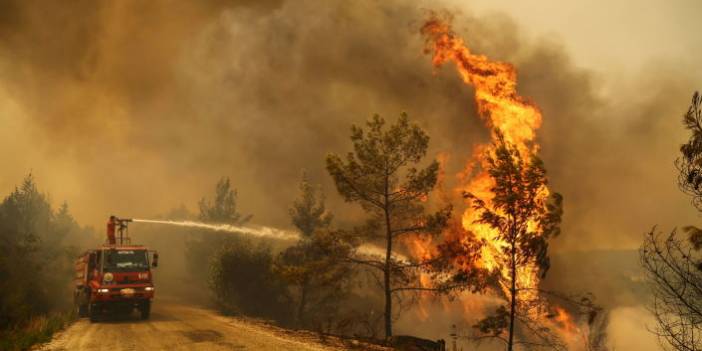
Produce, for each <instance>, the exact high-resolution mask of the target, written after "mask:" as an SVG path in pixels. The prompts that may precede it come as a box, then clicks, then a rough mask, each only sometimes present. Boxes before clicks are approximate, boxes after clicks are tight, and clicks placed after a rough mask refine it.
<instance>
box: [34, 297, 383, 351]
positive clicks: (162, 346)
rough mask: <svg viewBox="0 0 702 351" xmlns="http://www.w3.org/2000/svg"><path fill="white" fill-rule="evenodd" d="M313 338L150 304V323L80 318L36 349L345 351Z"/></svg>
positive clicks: (187, 308)
mask: <svg viewBox="0 0 702 351" xmlns="http://www.w3.org/2000/svg"><path fill="white" fill-rule="evenodd" d="M314 339H315V337H312V336H309V335H308V336H307V337H306V336H305V335H304V334H302V333H299V334H296V333H289V332H285V331H283V330H280V329H278V328H275V327H271V326H268V325H264V324H261V323H253V322H249V321H245V320H241V319H236V318H230V317H224V316H221V315H218V314H217V313H216V312H214V311H210V310H207V309H203V308H197V307H191V306H186V305H181V304H178V303H175V302H170V301H163V300H159V301H156V302H154V305H153V310H152V312H151V319H150V320H148V321H141V320H138V319H137V318H135V317H132V318H119V319H116V320H115V319H110V320H105V321H101V322H97V323H90V322H89V321H88V320H87V319H81V320H79V321H78V322H76V323H74V324H73V325H71V326H70V327H69V328H67V329H66V330H65V331H63V332H60V333H59V334H57V335H56V336H55V337H54V339H53V340H52V341H51V342H49V343H48V344H45V345H42V346H41V347H39V348H38V350H46V351H59V350H61V351H63V350H71V351H72V350H77V351H81V350H106V351H107V350H109V351H120V350H149V351H153V350H169V351H176V350H207V351H215V350H276V351H288V350H290V351H293V350H294V351H332V350H346V349H348V348H346V347H343V346H330V345H325V344H322V343H321V342H320V341H319V340H314ZM317 339H318V338H317ZM362 347H363V346H362ZM363 348H364V349H365V347H363ZM373 349H374V348H373ZM378 349H379V350H380V349H382V348H378Z"/></svg>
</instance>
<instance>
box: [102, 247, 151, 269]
mask: <svg viewBox="0 0 702 351" xmlns="http://www.w3.org/2000/svg"><path fill="white" fill-rule="evenodd" d="M148 268H149V262H148V259H147V255H146V250H105V262H104V265H103V270H104V271H106V272H127V271H141V270H146V269H148Z"/></svg>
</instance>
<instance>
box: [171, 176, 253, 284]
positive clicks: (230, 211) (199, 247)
mask: <svg viewBox="0 0 702 351" xmlns="http://www.w3.org/2000/svg"><path fill="white" fill-rule="evenodd" d="M199 208H200V213H199V215H198V217H199V219H200V220H202V221H205V222H210V223H221V224H232V225H242V224H244V223H246V222H248V221H249V220H250V219H251V217H252V216H251V215H242V214H241V213H239V212H238V210H237V192H236V189H233V188H232V186H231V183H230V181H229V178H226V177H222V178H221V179H220V180H219V181H218V182H217V184H216V185H215V192H214V196H213V199H212V200H209V199H207V198H202V199H201V200H200V203H199ZM194 234H195V236H196V239H194V240H191V241H189V242H188V243H187V248H186V252H185V257H186V262H187V268H188V271H189V272H190V275H191V277H192V279H193V280H194V281H195V282H196V283H197V284H198V285H200V286H202V287H205V286H206V285H207V277H208V274H209V273H208V272H209V265H210V257H212V255H213V254H214V253H215V252H216V251H217V250H218V249H219V248H220V247H222V245H224V242H225V241H226V239H227V238H228V237H229V236H231V234H223V233H216V232H212V231H209V230H200V231H196V232H195V233H194Z"/></svg>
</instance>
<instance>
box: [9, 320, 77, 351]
mask: <svg viewBox="0 0 702 351" xmlns="http://www.w3.org/2000/svg"><path fill="white" fill-rule="evenodd" d="M74 319H75V317H74V315H73V313H54V314H51V315H48V316H39V317H35V318H32V319H31V320H29V322H27V323H26V324H24V325H23V326H21V327H16V328H13V329H10V330H5V331H0V351H16V350H29V349H30V348H31V347H32V346H34V345H36V344H40V343H44V342H48V341H49V340H51V337H52V336H53V335H54V333H55V332H57V331H59V330H61V329H63V328H65V327H66V326H67V325H68V324H70V323H71V322H72V321H73V320H74Z"/></svg>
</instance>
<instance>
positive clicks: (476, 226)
mask: <svg viewBox="0 0 702 351" xmlns="http://www.w3.org/2000/svg"><path fill="white" fill-rule="evenodd" d="M421 32H422V34H423V35H424V36H425V38H426V41H427V46H426V52H427V53H428V54H432V62H433V64H434V66H435V67H439V66H442V65H444V64H447V63H453V64H454V65H455V67H456V69H457V71H458V74H459V75H460V77H461V78H462V80H463V81H464V82H465V83H466V84H468V85H471V86H472V87H473V88H474V89H475V101H476V104H477V108H478V113H479V115H480V117H481V118H482V119H483V121H484V122H485V124H486V126H487V127H488V128H489V129H490V130H491V136H492V142H491V143H486V144H481V145H476V146H475V147H474V150H473V152H472V160H471V162H469V163H468V166H467V167H466V170H464V171H463V172H461V174H462V176H460V177H459V180H461V179H462V184H461V185H460V189H459V190H461V191H465V192H470V193H472V194H473V195H474V196H476V197H478V198H479V199H481V200H483V201H484V202H485V203H486V205H487V206H492V205H491V200H492V198H493V197H494V194H493V192H492V190H491V189H492V188H493V186H494V184H495V183H494V179H492V178H491V177H490V175H489V174H488V173H487V171H486V169H487V162H486V161H487V158H486V155H488V154H494V151H495V150H494V146H493V145H494V143H493V142H494V141H495V140H496V138H497V137H498V134H497V133H500V134H501V135H502V136H503V137H504V139H505V141H507V142H508V143H510V144H512V145H514V146H515V147H516V148H517V150H518V151H519V152H520V154H521V155H522V156H523V157H525V158H527V159H525V160H524V161H525V162H529V161H530V160H529V159H528V157H529V155H531V154H532V153H536V152H538V151H539V147H538V144H537V143H536V140H535V137H536V131H537V130H538V129H539V127H540V126H541V121H542V115H541V111H540V110H539V108H538V107H537V106H536V105H534V104H533V103H531V102H530V101H528V100H527V99H525V98H523V97H521V96H520V95H519V94H518V93H517V91H516V86H517V72H516V69H515V67H514V66H513V65H511V64H509V63H505V62H499V61H492V60H490V59H489V58H487V57H486V56H484V55H479V54H474V53H472V52H471V51H470V50H469V49H468V47H467V46H466V44H465V42H464V41H463V39H461V38H460V37H458V36H456V34H455V33H454V32H453V31H452V29H451V26H450V25H449V24H448V23H447V22H446V21H443V20H441V19H439V18H438V17H436V16H434V17H432V18H430V19H429V20H428V21H427V22H426V23H425V24H424V25H423V27H422V30H421ZM539 196H542V198H543V199H545V198H546V197H548V196H549V190H548V188H547V187H545V186H544V187H543V189H541V191H540V193H539ZM479 215H480V214H479V213H478V212H477V211H474V210H473V209H472V208H470V207H469V208H468V209H467V210H466V211H465V212H464V213H463V216H462V218H461V224H462V226H463V228H462V229H463V230H462V231H459V232H461V233H472V234H473V235H475V239H478V240H484V241H485V242H486V243H487V244H486V245H484V246H483V247H482V249H481V255H480V256H481V257H480V260H479V262H478V263H477V264H478V265H480V266H481V267H483V268H487V269H489V270H492V271H499V272H500V274H502V275H503V276H504V277H505V278H506V279H502V280H503V281H504V282H508V281H509V277H510V274H509V273H510V272H509V268H508V267H503V266H502V265H501V264H500V259H499V257H500V256H501V252H502V248H503V247H504V246H506V245H507V243H506V242H503V241H501V240H499V239H498V235H497V234H498V233H496V232H495V229H493V228H492V227H490V226H489V225H486V224H480V223H476V219H478V216H479ZM530 225H532V226H534V225H536V224H535V223H531V224H530ZM532 229H538V228H532ZM536 231H537V232H538V230H536ZM452 235H456V234H455V233H454V234H452ZM465 240H474V239H468V238H465ZM428 245H430V243H428V242H424V241H415V242H413V243H412V244H411V245H409V247H410V250H411V251H412V252H413V253H414V254H415V257H416V258H419V259H426V258H427V256H431V255H432V250H431V249H430V248H427V246H428ZM538 273H539V269H538V267H537V266H536V265H535V264H534V265H525V266H521V267H520V268H518V270H517V279H516V283H517V287H518V289H520V290H519V291H521V292H520V293H519V294H520V296H519V298H520V300H522V301H526V302H527V303H526V305H529V303H528V302H530V301H536V299H539V298H540V297H539V296H538V293H537V292H536V291H538V290H537V289H536V288H538V285H539V274H538ZM501 288H502V289H501V290H502V292H503V293H504V294H505V296H509V289H508V286H507V284H504V283H503V286H502V287H501ZM466 300H470V297H469V298H467V299H465V300H464V301H463V302H464V307H466V305H470V304H471V303H470V302H468V301H466ZM529 313H535V314H542V315H543V314H544V313H543V311H534V312H529ZM556 316H557V317H558V318H557V320H556V321H555V322H554V321H545V322H547V324H551V325H557V326H559V327H560V329H561V334H572V333H574V332H575V330H576V329H575V327H574V326H573V324H572V321H571V319H570V316H569V315H568V314H567V312H566V311H565V310H564V309H561V308H557V309H556ZM534 317H537V318H545V317H543V316H534Z"/></svg>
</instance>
